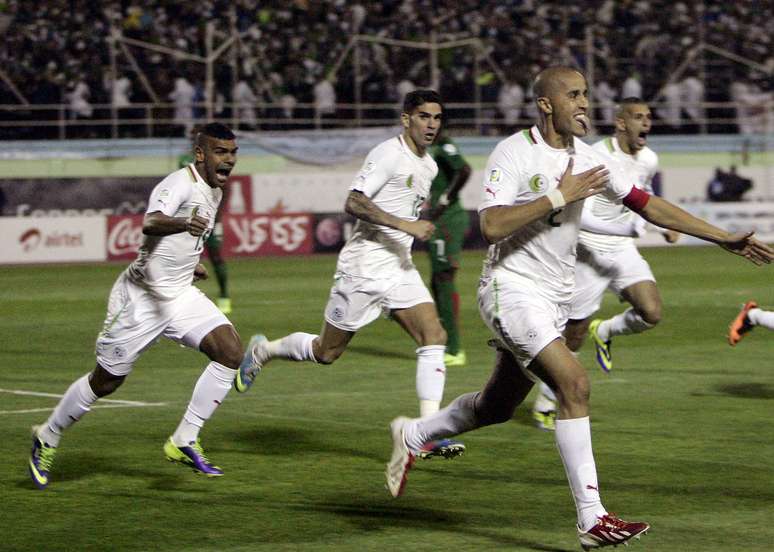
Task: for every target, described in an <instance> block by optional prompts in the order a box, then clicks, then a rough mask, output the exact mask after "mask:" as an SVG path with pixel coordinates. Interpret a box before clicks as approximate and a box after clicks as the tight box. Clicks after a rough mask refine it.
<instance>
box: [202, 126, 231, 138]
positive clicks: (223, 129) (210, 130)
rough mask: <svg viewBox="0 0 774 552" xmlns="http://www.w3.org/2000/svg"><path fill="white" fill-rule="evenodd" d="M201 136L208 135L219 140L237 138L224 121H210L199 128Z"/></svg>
mask: <svg viewBox="0 0 774 552" xmlns="http://www.w3.org/2000/svg"><path fill="white" fill-rule="evenodd" d="M198 134H199V136H207V137H209V138H216V139H218V140H233V139H234V138H236V136H234V133H233V132H231V129H230V128H228V127H227V126H226V125H224V124H223V123H208V124H206V125H204V126H203V127H201V128H200V129H199V133H198Z"/></svg>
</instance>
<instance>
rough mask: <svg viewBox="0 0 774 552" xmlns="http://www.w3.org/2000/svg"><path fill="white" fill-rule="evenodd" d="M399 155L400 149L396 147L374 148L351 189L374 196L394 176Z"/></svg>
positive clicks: (367, 195)
mask: <svg viewBox="0 0 774 552" xmlns="http://www.w3.org/2000/svg"><path fill="white" fill-rule="evenodd" d="M385 146H386V144H385ZM399 155H400V151H399V150H398V148H396V147H384V146H382V147H376V148H374V149H372V150H371V151H370V153H369V154H368V156H367V157H366V159H365V162H364V163H363V166H362V167H361V168H360V171H358V173H357V174H356V175H355V180H353V181H352V185H351V186H350V187H349V189H350V190H355V191H358V192H363V193H364V194H365V195H366V197H369V198H370V197H374V196H375V195H376V194H377V192H378V191H379V190H381V189H382V186H384V185H385V184H386V183H387V181H388V180H390V178H392V177H393V174H394V172H395V167H396V166H397V163H398V156H399Z"/></svg>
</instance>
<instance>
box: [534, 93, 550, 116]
mask: <svg viewBox="0 0 774 552" xmlns="http://www.w3.org/2000/svg"><path fill="white" fill-rule="evenodd" d="M537 106H538V109H539V110H540V111H542V112H543V113H545V114H546V115H551V114H552V113H553V112H554V107H553V106H552V105H551V100H549V99H548V98H547V97H546V96H541V97H539V98H538V99H537Z"/></svg>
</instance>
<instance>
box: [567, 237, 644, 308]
mask: <svg viewBox="0 0 774 552" xmlns="http://www.w3.org/2000/svg"><path fill="white" fill-rule="evenodd" d="M645 281H649V282H655V281H656V278H655V277H654V276H653V272H652V271H651V269H650V265H649V264H648V261H646V260H645V259H643V258H642V255H640V252H639V251H637V248H636V247H634V246H633V245H632V246H631V247H626V248H624V249H618V250H616V251H604V252H603V251H596V250H593V249H590V248H587V247H584V246H583V245H581V244H578V259H577V262H576V264H575V291H574V292H573V296H572V301H571V303H570V318H571V319H572V320H584V319H586V318H588V317H589V316H591V315H592V314H594V313H595V312H597V311H598V310H599V307H600V306H601V305H602V297H603V296H604V294H605V290H607V289H609V290H611V291H612V292H614V293H615V294H616V295H619V296H620V295H621V292H622V291H623V290H625V289H626V288H628V287H629V286H631V285H634V284H637V283H639V282H645Z"/></svg>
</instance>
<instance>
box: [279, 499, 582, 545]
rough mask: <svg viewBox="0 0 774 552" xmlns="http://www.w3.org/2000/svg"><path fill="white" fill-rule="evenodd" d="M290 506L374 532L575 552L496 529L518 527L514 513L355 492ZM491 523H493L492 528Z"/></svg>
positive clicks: (289, 506)
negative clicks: (433, 534)
mask: <svg viewBox="0 0 774 552" xmlns="http://www.w3.org/2000/svg"><path fill="white" fill-rule="evenodd" d="M287 507H288V508H290V509H296V510H302V511H313V512H319V511H324V512H329V513H332V514H336V515H339V516H342V517H344V518H346V519H347V520H348V521H349V522H350V523H352V524H353V525H355V526H356V527H357V528H358V529H359V530H360V531H363V532H373V531H378V530H381V529H388V530H389V529H394V528H395V527H396V526H400V527H402V528H415V529H418V530H433V531H443V532H449V531H451V532H457V533H461V534H466V535H470V536H473V537H478V538H484V539H488V540H490V541H493V543H496V544H498V545H501V546H508V547H519V548H526V549H529V550H538V551H541V552H571V551H572V552H574V551H575V548H572V549H567V548H557V547H555V546H548V545H544V544H540V543H536V542H532V541H529V540H526V539H521V538H518V537H511V536H508V535H504V534H502V533H500V532H498V531H497V530H495V529H501V528H503V527H514V528H516V529H515V530H518V525H519V521H518V519H514V518H513V517H512V516H510V515H500V516H498V515H491V512H488V513H487V515H486V516H485V517H483V516H475V519H471V516H470V515H468V514H466V513H462V512H459V511H457V512H453V511H449V510H444V509H443V508H426V507H422V506H416V505H408V504H406V503H405V502H400V501H392V500H390V502H389V503H388V504H375V503H374V502H373V501H368V500H367V499H363V500H360V501H358V500H353V499H352V497H351V496H340V497H335V498H334V499H333V500H327V501H310V502H309V503H308V504H292V505H288V506H287ZM487 527H492V530H489V529H488V528H487Z"/></svg>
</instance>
